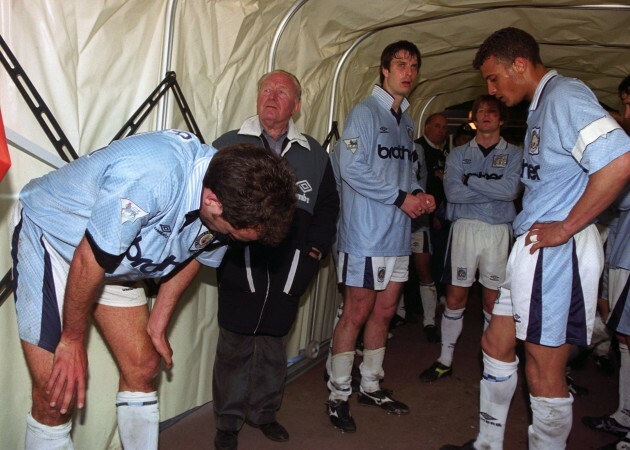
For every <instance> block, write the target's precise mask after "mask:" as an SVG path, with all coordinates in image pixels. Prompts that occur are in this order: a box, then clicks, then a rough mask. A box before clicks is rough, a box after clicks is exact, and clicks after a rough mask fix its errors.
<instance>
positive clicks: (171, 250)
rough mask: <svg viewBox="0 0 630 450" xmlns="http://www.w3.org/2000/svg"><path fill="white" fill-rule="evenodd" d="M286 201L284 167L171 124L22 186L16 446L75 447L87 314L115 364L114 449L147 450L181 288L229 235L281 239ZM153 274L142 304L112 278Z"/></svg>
mask: <svg viewBox="0 0 630 450" xmlns="http://www.w3.org/2000/svg"><path fill="white" fill-rule="evenodd" d="M256 186H258V188H254V187H256ZM295 202H296V198H295V179H294V177H293V175H292V172H291V170H290V169H289V167H288V166H287V165H286V163H285V162H284V161H283V160H281V159H280V158H278V157H277V156H275V155H274V154H273V153H271V152H270V151H267V150H264V149H261V148H257V147H254V146H234V147H231V148H230V147H228V148H226V149H224V150H221V151H218V152H217V151H216V150H215V149H214V148H212V147H210V146H207V145H204V144H201V143H200V142H199V140H198V139H197V138H196V137H195V136H193V135H192V134H190V133H186V132H182V131H177V130H169V131H164V132H156V133H146V134H141V135H137V136H132V137H129V138H126V139H123V140H120V141H116V142H114V143H112V144H111V145H109V146H108V147H106V148H104V149H101V150H97V151H95V152H93V153H91V154H89V155H86V156H84V157H82V158H79V159H78V160H77V161H75V162H72V163H70V164H68V165H66V166H64V167H62V168H61V169H59V170H56V171H54V172H51V173H49V174H47V175H45V176H43V177H41V178H38V179H35V180H32V181H31V182H30V183H29V184H27V185H26V186H25V187H24V189H23V190H22V192H21V193H20V197H19V202H18V204H17V206H16V208H15V213H14V219H13V229H14V231H13V238H12V249H11V255H12V257H13V290H14V294H15V304H16V310H17V317H18V329H19V334H20V339H21V340H22V346H23V349H24V354H25V356H26V361H27V364H28V366H29V371H30V373H31V375H32V378H33V392H32V397H33V405H32V410H31V412H30V413H29V415H28V417H27V432H26V444H25V448H27V449H35V448H44V447H45V448H72V441H71V440H70V430H71V424H72V422H71V418H72V410H73V408H74V405H75V403H76V407H77V408H79V409H80V408H82V407H83V406H84V402H85V389H86V377H87V355H86V350H85V342H84V341H85V334H86V330H87V327H88V317H89V314H90V313H91V312H92V311H93V310H94V318H95V321H96V323H97V325H98V326H99V328H100V329H101V331H102V333H103V336H104V338H105V341H106V342H107V343H108V345H109V348H110V349H111V351H112V353H113V355H114V358H115V359H116V362H117V364H118V366H119V369H120V392H118V394H117V397H116V406H117V418H118V428H119V433H120V438H121V441H122V443H123V446H124V447H125V448H127V449H140V448H142V449H153V448H157V437H158V423H159V410H158V399H157V391H156V388H155V380H154V378H155V375H157V372H158V370H159V365H160V358H164V360H165V362H166V365H167V367H168V366H170V365H171V362H172V350H171V347H170V344H169V342H168V339H167V337H166V327H167V325H168V322H169V319H170V317H171V314H172V313H173V310H174V308H175V305H176V303H177V301H178V300H179V298H180V295H181V294H182V292H183V291H184V289H186V287H187V286H188V284H189V283H190V281H191V280H192V278H193V277H194V276H195V274H196V273H197V271H198V270H199V267H200V265H201V264H205V265H209V266H215V267H216V266H218V265H219V263H220V262H221V258H222V256H223V253H224V251H225V250H224V245H225V243H226V241H227V239H229V238H232V239H237V240H245V241H248V240H256V239H261V240H263V241H265V242H268V243H271V244H275V243H278V242H279V241H280V240H281V239H282V237H283V236H284V235H285V234H286V232H287V230H288V227H289V225H290V223H291V218H292V215H293V209H292V208H291V207H290V206H291V205H293V206H295ZM158 277H162V282H161V284H160V288H159V291H158V294H157V297H156V301H155V305H154V307H153V309H152V310H151V313H150V314H149V310H148V308H147V304H146V297H144V296H143V294H140V293H138V291H141V289H133V288H130V287H129V286H128V285H127V284H122V285H120V284H114V283H120V282H121V281H122V282H127V281H134V280H140V279H145V278H158ZM95 300H96V306H95V305H94V304H95Z"/></svg>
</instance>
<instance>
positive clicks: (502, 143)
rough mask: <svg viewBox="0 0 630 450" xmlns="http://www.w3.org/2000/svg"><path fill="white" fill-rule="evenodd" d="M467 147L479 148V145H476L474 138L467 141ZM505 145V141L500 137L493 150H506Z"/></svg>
mask: <svg viewBox="0 0 630 450" xmlns="http://www.w3.org/2000/svg"><path fill="white" fill-rule="evenodd" d="M468 145H470V146H471V147H475V148H479V144H478V143H477V138H476V137H475V138H473V139H471V140H470V141H468ZM507 145H508V143H507V141H506V140H505V139H503V137H500V138H499V142H498V143H497V144H496V145H495V146H494V148H498V149H499V150H505V149H506V148H507Z"/></svg>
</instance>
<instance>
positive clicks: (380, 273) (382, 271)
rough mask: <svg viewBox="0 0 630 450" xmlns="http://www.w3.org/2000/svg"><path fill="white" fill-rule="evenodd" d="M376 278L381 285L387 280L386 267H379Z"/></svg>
mask: <svg viewBox="0 0 630 450" xmlns="http://www.w3.org/2000/svg"><path fill="white" fill-rule="evenodd" d="M376 278H377V280H378V282H379V283H382V282H383V281H384V280H385V267H379V268H378V270H377V271H376Z"/></svg>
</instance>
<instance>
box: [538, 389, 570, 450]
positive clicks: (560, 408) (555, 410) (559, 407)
mask: <svg viewBox="0 0 630 450" xmlns="http://www.w3.org/2000/svg"><path fill="white" fill-rule="evenodd" d="M529 399H530V402H531V405H532V424H531V425H530V426H529V428H528V429H527V434H528V435H529V448H530V450H556V449H558V450H560V449H564V448H565V447H566V445H567V438H568V437H569V433H570V432H571V425H572V422H573V408H572V405H573V396H571V394H569V397H562V398H546V397H534V396H533V395H530V396H529Z"/></svg>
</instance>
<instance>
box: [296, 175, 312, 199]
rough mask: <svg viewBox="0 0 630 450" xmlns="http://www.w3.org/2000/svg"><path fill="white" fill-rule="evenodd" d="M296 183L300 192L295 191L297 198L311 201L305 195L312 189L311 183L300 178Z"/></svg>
mask: <svg viewBox="0 0 630 450" xmlns="http://www.w3.org/2000/svg"><path fill="white" fill-rule="evenodd" d="M295 184H296V185H297V187H298V188H299V189H300V191H301V192H298V193H297V199H298V200H299V201H301V202H304V203H307V204H308V203H309V202H310V201H311V199H310V198H308V197H307V196H306V194H308V193H309V192H311V191H312V190H313V188H312V187H311V185H310V184H309V182H308V180H301V181H298V182H297V183H295Z"/></svg>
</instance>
